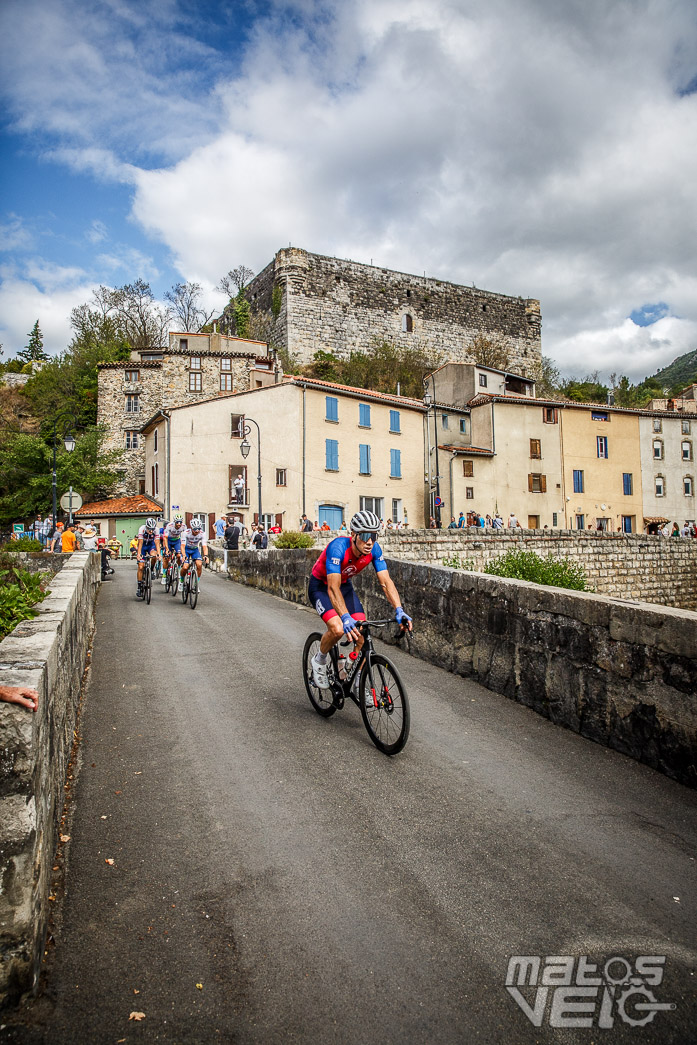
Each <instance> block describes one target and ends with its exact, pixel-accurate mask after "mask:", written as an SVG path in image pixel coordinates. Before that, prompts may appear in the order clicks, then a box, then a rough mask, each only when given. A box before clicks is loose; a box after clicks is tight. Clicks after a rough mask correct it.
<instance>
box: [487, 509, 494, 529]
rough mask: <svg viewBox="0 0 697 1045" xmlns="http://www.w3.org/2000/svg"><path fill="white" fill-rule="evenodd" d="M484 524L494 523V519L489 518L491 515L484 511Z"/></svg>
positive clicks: (491, 524) (490, 524)
mask: <svg viewBox="0 0 697 1045" xmlns="http://www.w3.org/2000/svg"><path fill="white" fill-rule="evenodd" d="M486 524H487V526H493V525H494V520H493V519H492V518H491V516H490V515H489V513H488V512H487V513H486Z"/></svg>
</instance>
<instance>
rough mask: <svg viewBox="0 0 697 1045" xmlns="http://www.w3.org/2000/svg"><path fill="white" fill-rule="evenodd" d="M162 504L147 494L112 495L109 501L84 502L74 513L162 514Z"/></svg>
mask: <svg viewBox="0 0 697 1045" xmlns="http://www.w3.org/2000/svg"><path fill="white" fill-rule="evenodd" d="M161 513H162V505H161V504H158V503H157V501H153V500H152V498H150V497H146V496H145V494H138V495H137V496H135V497H111V498H110V499H109V500H108V501H92V502H91V503H90V504H83V506H82V508H80V509H79V511H77V512H73V515H82V516H86V515H149V514H152V515H160V514H161Z"/></svg>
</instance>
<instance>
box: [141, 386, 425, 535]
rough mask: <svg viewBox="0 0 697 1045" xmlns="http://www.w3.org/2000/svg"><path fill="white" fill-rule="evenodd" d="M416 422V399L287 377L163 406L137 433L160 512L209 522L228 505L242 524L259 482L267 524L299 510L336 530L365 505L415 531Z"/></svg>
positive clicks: (418, 519)
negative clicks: (245, 453) (246, 446)
mask: <svg viewBox="0 0 697 1045" xmlns="http://www.w3.org/2000/svg"><path fill="white" fill-rule="evenodd" d="M424 418H425V409H424V405H423V403H422V402H421V400H416V399H409V398H407V397H405V396H391V395H383V394H382V393H379V392H370V391H366V390H365V389H359V388H350V387H346V386H343V385H337V384H335V383H333V382H328V381H315V380H308V379H304V378H297V377H293V378H285V379H284V380H283V381H282V382H280V383H277V384H273V385H269V386H266V387H262V388H256V389H253V390H250V391H249V392H239V393H236V394H233V395H226V396H221V397H218V398H215V399H209V400H208V401H206V402H202V403H199V404H192V405H187V406H179V407H173V408H171V409H169V410H167V411H158V412H156V413H154V414H153V416H152V417H151V418H149V420H148V421H147V422H146V424H145V425H144V426H143V427H142V429H141V434H142V436H143V439H144V444H145V449H144V453H145V465H146V468H145V473H146V491H147V492H148V493H149V494H150V495H151V496H154V497H155V499H156V500H158V499H160V498H162V499H163V500H164V504H165V506H166V507H165V514H166V515H168V516H170V517H171V514H172V513H173V512H174V511H176V510H180V511H182V512H184V513H185V515H188V516H190V515H192V514H201V515H202V516H204V517H208V521H209V525H210V526H212V523H213V520H214V519H215V517H216V515H218V514H219V513H220V512H222V511H232V510H234V511H235V512H236V513H237V514H238V515H239V516H240V517H241V518H242V519H243V521H244V522H245V524H246V525H247V526H248V527H249V526H250V525H251V523H253V522H255V521H256V520H257V519H258V516H259V490H260V489H261V510H262V515H263V520H264V523H265V524H266V525H267V526H268V525H273V524H274V523H278V524H279V525H281V526H282V527H283V529H297V528H298V520H299V518H300V516H301V515H302V514H307V515H308V516H309V517H310V518H311V520H312V521H313V522H314V521H315V520H317V521H318V522H319V524H320V525H321V524H322V523H323V522H325V521H326V522H327V523H328V525H329V526H331V527H332V528H333V529H337V528H338V527H339V526H340V525H341V523H342V521H345V522H348V520H349V519H350V517H351V515H352V514H353V513H354V512H355V511H357V510H358V509H359V508H367V509H369V510H371V511H374V512H376V514H377V515H379V516H380V517H381V518H384V519H385V520H387V519H388V518H391V519H393V520H395V521H403V520H405V521H407V522H408V523H409V524H410V525H411V526H417V527H421V526H423V525H424V479H423V477H424V434H425V433H424ZM240 424H242V429H241V428H240ZM245 426H246V427H247V428H248V429H249V432H248V434H247V440H248V442H249V444H250V445H251V450H250V452H249V456H248V457H247V458H245V457H244V456H243V453H242V444H243V437H242V434H241V431H242V430H243V429H244V428H245ZM257 426H258V431H257ZM259 439H260V440H261V442H260V443H259ZM259 450H260V452H261V485H260V484H259V481H258V472H259V468H258V465H259ZM238 476H241V478H242V500H241V501H240V502H238V501H237V500H236V489H235V479H236V478H237V477H238ZM154 484H155V485H154ZM157 484H159V485H157ZM155 489H156V490H157V493H156V492H155ZM210 532H211V531H210V530H209V533H210Z"/></svg>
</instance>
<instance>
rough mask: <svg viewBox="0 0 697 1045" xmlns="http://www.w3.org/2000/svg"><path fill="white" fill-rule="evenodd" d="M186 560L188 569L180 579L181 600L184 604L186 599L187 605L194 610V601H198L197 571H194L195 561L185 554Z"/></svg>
mask: <svg viewBox="0 0 697 1045" xmlns="http://www.w3.org/2000/svg"><path fill="white" fill-rule="evenodd" d="M186 561H187V562H188V563H189V569H188V570H187V571H186V573H185V574H184V576H183V577H182V579H181V589H182V602H183V603H184V605H185V606H186V601H187V599H188V600H189V606H191V609H192V610H195V609H196V603H197V602H198V573H197V572H196V563H195V562H194V560H193V559H190V558H189V556H188V555H187V557H186Z"/></svg>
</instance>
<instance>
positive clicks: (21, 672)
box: [0, 552, 100, 1006]
mask: <svg viewBox="0 0 697 1045" xmlns="http://www.w3.org/2000/svg"><path fill="white" fill-rule="evenodd" d="M99 564H100V558H99V556H98V555H94V554H91V553H90V552H76V553H75V554H73V555H71V556H69V557H64V559H63V568H62V570H61V571H60V572H59V573H58V574H56V576H55V577H54V579H53V580H52V582H51V586H50V594H49V595H48V596H47V598H46V599H44V601H43V602H42V603H41V605H40V606H39V607H38V609H39V616H38V617H35V618H34V619H33V620H27V621H23V622H22V623H21V624H19V625H18V626H17V627H16V628H15V630H14V631H13V632H12V633H11V634H10V635H8V636H7V637H6V638H5V639H3V641H2V642H0V680H2V682H3V684H5V685H15V686H16V685H21V684H24V685H27V686H32V687H33V688H34V689H36V690H38V692H39V709H38V711H37V712H35V713H32V712H30V711H27V710H26V709H25V708H21V707H17V706H16V705H13V704H5V703H0V737H1V740H0V1006H1V1005H3V1004H6V1003H9V1002H14V1001H16V1000H17V999H18V998H19V997H20V996H21V995H22V994H24V993H25V992H26V991H29V990H31V989H32V988H33V987H34V986H35V984H36V982H37V979H38V975H39V969H40V963H41V955H42V951H43V942H44V936H45V931H46V923H47V919H48V907H49V900H48V895H49V882H50V879H51V868H52V865H53V854H54V852H55V848H56V842H57V840H58V839H57V834H58V826H59V820H60V813H61V809H62V806H63V791H64V785H65V781H66V767H67V765H68V761H69V758H70V751H71V748H72V745H73V740H74V732H73V731H74V729H75V724H76V719H77V711H78V704H79V698H80V687H81V680H82V676H83V673H84V670H85V663H86V658H87V651H88V647H89V643H90V639H91V635H92V626H93V609H94V601H95V597H96V593H97V587H98V584H99V576H100V569H99Z"/></svg>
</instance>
